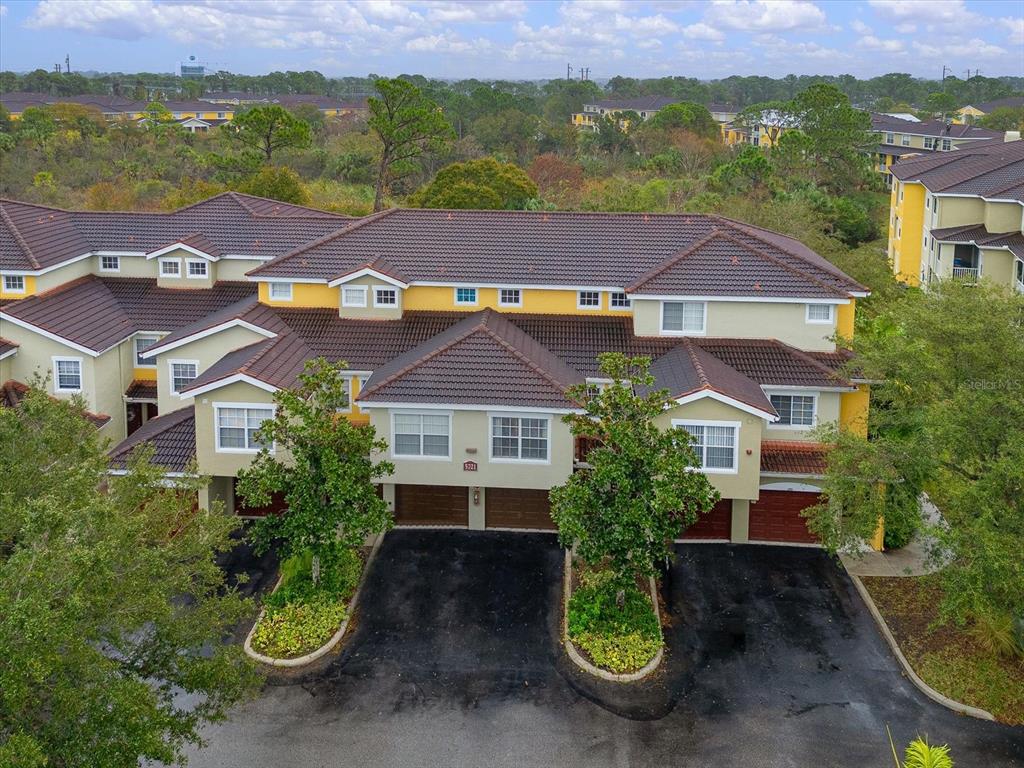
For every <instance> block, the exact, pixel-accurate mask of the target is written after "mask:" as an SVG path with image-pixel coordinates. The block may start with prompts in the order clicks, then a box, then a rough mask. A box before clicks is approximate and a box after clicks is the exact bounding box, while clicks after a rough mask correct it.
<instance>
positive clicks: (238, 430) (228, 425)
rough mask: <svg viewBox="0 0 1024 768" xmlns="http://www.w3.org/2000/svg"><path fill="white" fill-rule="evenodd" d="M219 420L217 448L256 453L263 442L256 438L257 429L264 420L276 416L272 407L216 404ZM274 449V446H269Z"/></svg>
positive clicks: (217, 419) (217, 418)
mask: <svg viewBox="0 0 1024 768" xmlns="http://www.w3.org/2000/svg"><path fill="white" fill-rule="evenodd" d="M215 411H216V413H217V415H216V421H217V450H218V451H225V452H229V453H230V452H238V453H256V452H257V451H258V450H259V449H260V448H262V447H263V444H262V443H260V442H259V441H258V440H257V439H256V431H257V430H258V429H259V428H260V426H261V425H262V424H263V422H264V421H266V420H267V419H272V418H274V409H273V408H272V407H263V408H259V407H253V406H246V407H244V408H232V407H228V406H226V405H225V406H220V405H218V406H215ZM269 448H270V449H271V450H273V446H269Z"/></svg>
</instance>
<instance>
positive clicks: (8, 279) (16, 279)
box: [4, 275, 25, 293]
mask: <svg viewBox="0 0 1024 768" xmlns="http://www.w3.org/2000/svg"><path fill="white" fill-rule="evenodd" d="M4 292H5V293H24V292H25V278H24V276H22V275H4Z"/></svg>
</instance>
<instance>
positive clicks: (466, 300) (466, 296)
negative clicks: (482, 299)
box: [455, 288, 476, 305]
mask: <svg viewBox="0 0 1024 768" xmlns="http://www.w3.org/2000/svg"><path fill="white" fill-rule="evenodd" d="M455 303H456V304H462V305H471V304H476V288H456V289H455Z"/></svg>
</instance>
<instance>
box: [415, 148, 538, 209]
mask: <svg viewBox="0 0 1024 768" xmlns="http://www.w3.org/2000/svg"><path fill="white" fill-rule="evenodd" d="M535 197H537V185H536V184H534V183H533V180H532V179H531V178H530V177H529V176H527V175H526V172H525V171H523V170H522V169H521V168H519V167H518V166H516V165H513V164H512V163H499V162H498V161H497V160H495V159H494V158H493V157H483V158H481V159H479V160H470V161H468V162H465V163H453V164H452V165H449V166H448V167H447V168H444V169H442V170H441V171H439V172H438V174H437V176H435V177H434V179H433V181H431V182H430V183H429V184H427V185H425V186H424V187H422V188H421V189H420V190H419V191H417V192H416V193H415V194H413V195H412V196H410V198H409V202H410V204H411V205H414V206H416V207H418V208H490V209H495V208H498V209H504V210H522V209H523V208H525V207H526V204H527V202H528V201H530V200H532V199H533V198H535Z"/></svg>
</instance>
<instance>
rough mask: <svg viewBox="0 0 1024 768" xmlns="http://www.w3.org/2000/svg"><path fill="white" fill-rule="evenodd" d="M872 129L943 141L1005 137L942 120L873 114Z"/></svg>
mask: <svg viewBox="0 0 1024 768" xmlns="http://www.w3.org/2000/svg"><path fill="white" fill-rule="evenodd" d="M871 129H872V130H874V131H880V132H888V133H912V134H916V135H919V136H934V137H936V138H943V139H994V138H997V137H1000V136H1002V135H1003V132H1002V131H993V130H990V129H988V128H981V127H979V126H977V125H964V124H961V123H945V122H943V121H942V120H919V121H918V122H914V121H913V120H903V119H902V118H899V117H893V116H892V115H885V114H881V113H878V112H872V113H871Z"/></svg>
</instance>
